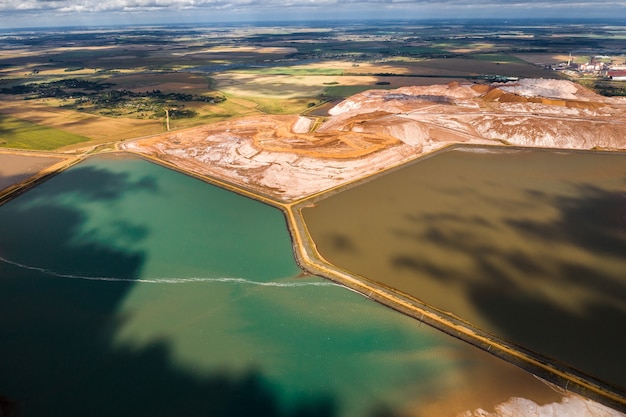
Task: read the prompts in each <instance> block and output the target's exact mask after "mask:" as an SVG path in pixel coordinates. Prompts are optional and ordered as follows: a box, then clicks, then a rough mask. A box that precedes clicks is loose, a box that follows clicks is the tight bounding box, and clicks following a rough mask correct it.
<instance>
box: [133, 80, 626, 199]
mask: <svg viewBox="0 0 626 417" xmlns="http://www.w3.org/2000/svg"><path fill="white" fill-rule="evenodd" d="M329 115H330V116H329V117H328V118H326V119H325V120H323V122H322V123H319V121H318V120H314V119H311V118H307V117H305V116H299V115H293V116H276V115H267V116H251V117H245V118H241V119H235V120H230V121H226V122H221V123H216V124H211V125H206V126H202V127H197V128H192V129H187V130H181V131H176V132H168V133H166V134H162V135H158V136H155V137H150V138H146V139H140V140H136V141H132V142H127V143H124V144H122V145H121V148H122V149H126V150H129V151H134V152H138V153H142V154H145V155H149V156H151V157H154V158H156V159H159V160H163V161H166V162H169V163H171V164H173V165H175V166H177V167H179V168H181V169H183V170H186V171H189V172H192V173H195V174H199V175H203V176H211V177H216V178H219V179H223V180H226V181H228V182H230V183H233V184H235V185H238V186H241V187H244V188H246V189H249V190H251V191H253V192H257V193H261V194H264V195H268V196H270V197H272V198H275V199H277V200H279V201H284V202H290V201H296V200H299V199H302V198H305V197H307V196H309V195H312V194H315V193H319V192H322V191H325V190H328V189H330V188H333V187H336V186H339V185H342V184H345V183H348V182H350V181H353V180H356V179H359V178H363V177H367V176H369V175H372V174H375V173H377V172H379V171H383V170H385V169H388V168H390V167H393V166H397V165H400V164H402V163H405V162H407V161H410V160H412V159H415V158H417V157H419V156H420V155H423V154H425V153H428V152H432V151H434V150H437V149H440V148H442V147H444V146H446V145H449V144H454V143H471V144H494V145H503V146H504V145H517V146H532V147H546V148H563V149H588V150H590V149H603V150H625V149H626V135H625V134H624V132H626V100H624V99H620V98H607V97H603V96H600V95H597V94H595V93H593V92H591V91H589V90H587V89H585V88H583V87H581V86H579V85H577V84H574V83H572V82H569V81H564V80H550V79H522V80H520V81H519V82H515V83H510V82H509V83H501V84H500V83H495V84H490V85H484V84H473V83H463V84H460V83H456V82H455V83H450V84H446V85H432V86H414V87H403V88H399V89H396V90H368V91H365V92H363V93H360V94H356V95H354V96H352V97H350V98H348V99H346V100H344V101H343V102H341V103H339V104H338V105H336V106H335V107H333V108H332V109H331V110H330V111H329Z"/></svg>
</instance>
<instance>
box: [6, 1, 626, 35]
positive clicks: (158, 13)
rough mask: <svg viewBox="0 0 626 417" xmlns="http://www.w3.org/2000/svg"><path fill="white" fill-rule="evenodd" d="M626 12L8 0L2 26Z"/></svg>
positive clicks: (484, 4) (406, 4) (537, 4)
mask: <svg viewBox="0 0 626 417" xmlns="http://www.w3.org/2000/svg"><path fill="white" fill-rule="evenodd" d="M616 16H626V1H604V0H599V1H569V0H553V1H543V0H526V1H519V0H481V1H476V0H440V1H434V0H231V1H226V0H109V1H102V0H2V2H0V28H5V29H6V28H18V27H46V26H98V25H113V24H121V25H126V24H175V23H212V22H272V21H274V22H275V21H281V22H286V21H294V22H298V21H311V20H338V19H351V20H370V19H410V20H421V19H456V18H469V19H475V18H499V19H516V18H549V19H558V18H564V19H589V18H597V19H606V18H615V17H616Z"/></svg>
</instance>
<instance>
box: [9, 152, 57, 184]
mask: <svg viewBox="0 0 626 417" xmlns="http://www.w3.org/2000/svg"><path fill="white" fill-rule="evenodd" d="M63 160H65V158H64V157H62V156H58V157H55V156H44V155H38V154H33V155H31V154H18V153H16V152H12V153H0V190H4V189H6V188H8V187H10V186H12V185H15V184H18V183H20V182H22V181H24V180H26V179H28V178H30V177H32V176H34V175H36V174H38V173H39V172H41V171H42V170H44V169H46V168H49V167H51V166H53V165H55V164H57V163H59V162H62V161H63Z"/></svg>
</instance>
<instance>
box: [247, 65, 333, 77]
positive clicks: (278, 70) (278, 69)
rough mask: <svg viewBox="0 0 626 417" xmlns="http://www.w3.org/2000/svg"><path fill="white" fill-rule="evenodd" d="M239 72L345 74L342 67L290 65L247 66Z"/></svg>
mask: <svg viewBox="0 0 626 417" xmlns="http://www.w3.org/2000/svg"><path fill="white" fill-rule="evenodd" d="M237 72H248V73H249V72H252V73H255V74H267V75H335V76H338V75H343V70H342V69H336V68H290V67H270V68H267V67H263V68H246V69H242V70H238V71H237Z"/></svg>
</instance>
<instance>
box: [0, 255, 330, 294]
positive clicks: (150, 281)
mask: <svg viewBox="0 0 626 417" xmlns="http://www.w3.org/2000/svg"><path fill="white" fill-rule="evenodd" d="M0 262H4V263H6V264H9V265H13V266H16V267H18V268H22V269H27V270H31V271H37V272H41V273H43V274H46V275H50V276H54V277H58V278H68V279H81V280H86V281H109V282H142V283H147V284H187V283H193V282H209V283H227V284H247V285H258V286H261V287H281V288H293V287H326V286H336V285H337V284H335V283H333V282H330V281H315V282H312V281H296V282H293V281H290V282H275V281H270V282H259V281H252V280H249V279H245V278H233V277H188V278H171V277H163V278H149V279H147V278H137V279H134V278H115V277H95V276H90V275H77V274H66V273H62V272H56V271H53V270H50V269H47V268H42V267H38V266H32V265H25V264H22V263H19V262H15V261H11V260H9V259H6V258H3V257H1V256H0Z"/></svg>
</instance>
